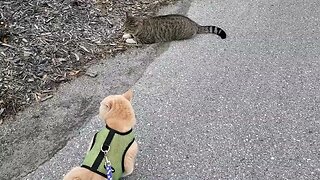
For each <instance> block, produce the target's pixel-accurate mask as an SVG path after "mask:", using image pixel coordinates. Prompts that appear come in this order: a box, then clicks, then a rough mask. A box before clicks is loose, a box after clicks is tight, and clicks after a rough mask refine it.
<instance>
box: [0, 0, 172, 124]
mask: <svg viewBox="0 0 320 180" xmlns="http://www.w3.org/2000/svg"><path fill="white" fill-rule="evenodd" d="M176 1H177V0H156V1H154V0H97V1H95V0H21V1H15V0H3V1H0V7H1V11H0V18H1V20H0V40H1V41H0V124H1V123H2V122H3V120H8V119H14V115H15V114H16V113H17V112H18V111H21V110H23V109H24V108H25V107H27V106H28V105H30V104H31V103H35V102H37V103H41V102H43V101H45V100H47V99H50V98H52V97H53V93H54V92H55V91H56V88H57V87H58V85H59V84H61V83H64V82H67V81H70V80H72V79H74V78H76V77H79V76H81V75H87V76H92V77H94V76H96V75H95V74H92V73H86V69H87V68H88V67H89V66H90V65H91V64H95V63H96V62H98V61H100V60H103V59H108V57H110V56H113V55H115V54H117V53H118V52H122V51H125V50H126V49H127V48H130V47H128V46H127V45H126V44H124V42H123V40H122V39H121V36H122V25H123V22H124V20H125V12H130V13H132V14H133V15H152V14H154V13H155V12H156V11H157V10H158V8H159V7H160V6H162V5H167V4H170V3H174V2H176ZM1 22H2V23H1Z"/></svg>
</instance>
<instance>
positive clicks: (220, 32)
mask: <svg viewBox="0 0 320 180" xmlns="http://www.w3.org/2000/svg"><path fill="white" fill-rule="evenodd" d="M197 33H198V34H204V33H213V34H216V35H218V36H220V37H221V38H222V39H225V38H226V37H227V34H226V32H224V30H222V29H221V28H219V27H217V26H199V28H198V32H197Z"/></svg>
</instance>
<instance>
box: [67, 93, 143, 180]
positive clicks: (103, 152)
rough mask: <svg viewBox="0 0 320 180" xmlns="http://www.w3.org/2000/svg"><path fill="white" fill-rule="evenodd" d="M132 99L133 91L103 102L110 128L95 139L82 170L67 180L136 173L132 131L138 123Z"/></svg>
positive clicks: (75, 170) (97, 179) (102, 110)
mask: <svg viewBox="0 0 320 180" xmlns="http://www.w3.org/2000/svg"><path fill="white" fill-rule="evenodd" d="M132 97H133V93H132V91H131V90H129V91H127V92H126V93H124V94H122V95H111V96H108V97H106V98H105V99H104V100H103V101H102V102H101V105H100V109H99V110H100V112H99V116H100V118H101V120H103V121H104V122H105V123H106V127H105V128H103V129H102V130H100V131H99V132H97V133H96V135H95V136H94V138H93V140H92V143H91V147H90V148H89V150H88V152H87V155H86V157H85V159H84V161H83V163H82V165H81V167H75V168H73V169H72V170H71V171H70V172H69V173H67V174H66V176H65V177H64V180H100V179H101V180H105V179H106V178H107V179H111V178H112V179H120V178H121V177H124V176H127V175H129V174H131V173H132V171H133V168H134V162H135V158H136V155H137V153H138V144H137V142H136V141H135V139H134V134H133V131H132V128H133V126H134V125H135V123H136V119H135V114H134V110H133V108H132V105H131V99H132Z"/></svg>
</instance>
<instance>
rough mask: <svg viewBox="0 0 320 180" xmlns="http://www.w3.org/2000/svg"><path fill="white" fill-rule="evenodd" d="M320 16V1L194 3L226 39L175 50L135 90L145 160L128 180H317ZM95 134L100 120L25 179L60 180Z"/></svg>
mask: <svg viewBox="0 0 320 180" xmlns="http://www.w3.org/2000/svg"><path fill="white" fill-rule="evenodd" d="M319 8H320V1H317V0H308V1H307V0H297V1H292V0H282V1H278V0H271V1H263V0H251V1H244V0H224V1H220V0H201V1H193V2H192V3H191V5H190V7H189V11H188V13H187V15H188V16H189V17H190V18H192V19H193V20H195V21H196V22H198V23H200V24H203V25H217V26H220V27H221V28H223V29H225V30H226V32H227V39H226V40H221V39H219V38H218V36H214V35H199V36H197V37H195V38H193V39H190V40H186V41H179V42H172V43H170V45H169V48H168V49H167V50H166V51H165V52H163V53H162V54H160V55H159V56H158V57H157V58H155V60H154V61H153V62H152V63H151V65H150V66H149V67H148V68H147V70H146V71H145V73H144V75H143V76H142V78H140V79H139V81H138V82H137V83H135V85H134V86H133V90H134V92H135V98H134V109H135V111H136V114H137V122H138V124H137V127H136V134H137V139H138V142H139V146H140V151H139V156H138V159H137V164H136V169H135V171H134V173H133V174H132V175H131V176H130V177H128V178H127V179H299V180H303V179H306V180H312V179H314V180H316V179H319V178H320V39H319V38H320V31H319V27H320V11H319ZM97 127H99V124H97V119H96V118H95V117H94V118H93V119H92V121H90V122H89V124H87V125H86V127H84V128H83V129H81V130H80V135H79V136H77V137H75V139H73V140H72V141H70V142H69V143H68V144H67V146H66V147H65V148H63V149H62V150H61V151H59V152H58V153H57V154H56V155H55V156H54V157H53V158H52V159H51V160H50V161H48V162H46V163H45V164H43V165H42V166H41V167H39V168H38V169H37V170H36V171H35V172H34V173H32V174H30V175H29V176H27V177H26V178H25V179H41V177H42V179H57V178H60V177H62V176H63V174H64V173H66V171H68V169H69V167H70V166H73V165H78V164H79V163H80V162H81V156H82V155H83V153H84V150H85V147H84V145H82V144H86V142H84V141H87V140H89V139H90V133H94V132H91V131H93V129H96V128H97ZM90 128H91V129H90ZM87 136H88V138H86V137H87ZM74 142H77V143H76V144H73V143H74ZM68 148H71V149H75V148H77V149H79V150H78V151H75V152H73V153H72V152H71V153H69V151H68V150H67V149H68ZM70 151H72V150H70ZM79 151H80V152H79ZM66 162H69V163H67V164H68V166H65V164H66Z"/></svg>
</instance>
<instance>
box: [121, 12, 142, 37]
mask: <svg viewBox="0 0 320 180" xmlns="http://www.w3.org/2000/svg"><path fill="white" fill-rule="evenodd" d="M141 25H142V19H141V18H138V17H133V16H131V15H128V13H126V21H125V22H124V32H125V33H127V34H135V32H136V31H137V30H138V29H139V27H140V26H141Z"/></svg>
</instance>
